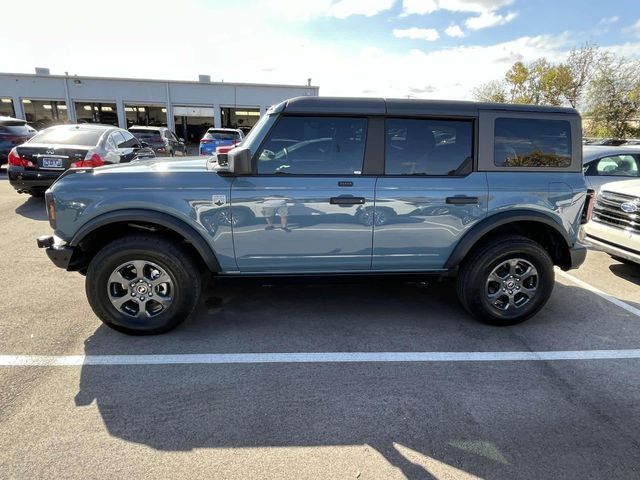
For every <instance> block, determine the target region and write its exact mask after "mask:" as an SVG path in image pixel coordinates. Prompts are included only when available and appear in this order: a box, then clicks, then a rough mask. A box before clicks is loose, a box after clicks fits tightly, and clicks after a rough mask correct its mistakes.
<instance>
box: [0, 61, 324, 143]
mask: <svg viewBox="0 0 640 480" xmlns="http://www.w3.org/2000/svg"><path fill="white" fill-rule="evenodd" d="M200 80H201V81H197V82H189V81H173V80H142V79H130V78H103V77H80V76H67V75H49V74H35V75H34V74H14V73H0V115H10V116H15V117H18V118H24V119H26V120H28V121H29V122H30V124H32V125H33V126H34V127H35V128H44V127H46V126H49V125H51V124H56V123H107V124H113V125H118V126H120V127H121V128H128V127H130V126H131V125H155V126H167V127H169V128H170V129H172V130H174V131H175V132H176V133H177V134H178V135H179V136H183V137H185V138H186V140H187V141H197V140H199V138H196V137H198V136H199V135H200V134H201V133H202V131H203V129H206V128H210V127H231V128H245V129H249V128H250V127H252V126H253V125H254V124H255V123H256V121H257V120H258V118H259V117H260V115H261V114H262V113H264V112H265V111H266V109H267V108H269V107H270V106H271V105H274V104H277V103H279V102H281V101H283V100H285V99H287V98H291V97H297V96H317V95H318V93H319V87H317V86H311V85H306V86H305V85H268V84H248V83H226V82H210V81H209V78H208V77H206V76H201V79H200Z"/></svg>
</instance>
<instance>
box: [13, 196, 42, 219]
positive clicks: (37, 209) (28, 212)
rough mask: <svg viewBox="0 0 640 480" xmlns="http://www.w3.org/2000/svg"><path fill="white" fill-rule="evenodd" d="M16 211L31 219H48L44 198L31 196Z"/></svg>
mask: <svg viewBox="0 0 640 480" xmlns="http://www.w3.org/2000/svg"><path fill="white" fill-rule="evenodd" d="M15 212H16V213H17V214H18V215H22V216H23V217H26V218H30V219H31V220H42V221H47V210H46V208H45V206H44V198H37V197H31V196H30V197H29V198H28V199H27V200H26V201H25V202H24V203H23V204H22V205H20V206H19V207H17V208H16V210H15Z"/></svg>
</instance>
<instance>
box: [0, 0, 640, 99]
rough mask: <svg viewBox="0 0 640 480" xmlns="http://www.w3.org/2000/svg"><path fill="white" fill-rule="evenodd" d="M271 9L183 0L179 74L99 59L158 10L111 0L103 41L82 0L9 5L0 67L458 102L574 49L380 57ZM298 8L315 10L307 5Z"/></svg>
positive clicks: (631, 50)
mask: <svg viewBox="0 0 640 480" xmlns="http://www.w3.org/2000/svg"><path fill="white" fill-rule="evenodd" d="M318 1H320V0H318ZM274 3H275V4H278V2H275V1H274V2H257V3H255V4H252V5H251V6H247V7H244V8H243V10H242V11H241V12H239V11H238V8H237V6H230V5H227V6H219V5H215V6H214V5H209V6H206V5H205V6H203V4H202V3H201V2H200V0H183V3H182V4H181V8H180V9H176V10H175V11H173V12H172V25H173V26H172V32H173V35H174V36H175V37H176V38H186V39H188V45H197V48H187V47H185V45H184V44H183V43H181V42H165V43H163V46H162V52H163V54H165V55H166V56H167V57H168V58H180V68H178V69H176V68H175V64H172V63H170V62H169V63H167V62H164V63H163V62H155V63H153V62H152V63H149V62H144V61H140V58H139V56H136V55H135V54H123V55H119V56H118V61H117V62H105V58H113V52H132V51H134V50H135V45H134V46H133V47H132V43H131V25H130V24H128V23H127V22H123V21H122V12H123V11H127V12H128V15H129V16H130V17H131V18H144V19H145V22H148V23H149V24H151V25H162V24H163V22H166V20H167V19H166V12H165V11H163V9H158V8H154V5H157V3H156V2H153V1H149V2H146V3H144V2H140V3H139V2H131V1H129V0H111V4H110V7H111V8H108V9H105V10H104V11H103V12H102V13H101V18H100V22H101V24H103V25H109V26H110V39H109V41H108V42H105V41H104V38H103V37H101V36H99V35H95V25H96V24H95V22H94V21H93V19H94V15H95V12H94V9H93V7H92V5H91V4H88V2H86V1H85V0H76V1H71V0H58V1H57V2H47V1H42V2H38V6H37V8H38V15H35V16H33V15H32V16H29V13H30V11H31V10H33V4H32V3H29V2H10V3H8V4H7V8H8V10H3V13H4V14H5V15H8V16H9V17H10V18H29V19H30V20H29V21H30V33H29V35H28V36H25V35H24V34H23V31H22V30H23V25H22V24H20V22H8V23H7V24H6V25H5V26H4V27H3V31H2V33H1V34H0V36H2V38H6V39H11V38H20V41H19V42H13V43H11V48H10V49H5V51H4V52H3V57H2V67H0V69H1V70H2V71H9V72H33V67H34V66H36V65H38V66H43V67H49V68H51V72H52V73H53V74H60V73H63V72H64V71H65V70H67V71H69V72H70V73H71V74H78V75H97V76H106V77H129V78H131V77H133V78H136V77H137V78H158V79H178V80H196V79H197V78H198V77H197V75H198V74H210V75H211V79H212V80H213V81H218V80H220V79H221V78H224V80H225V81H226V82H250V83H282V84H306V81H307V78H309V77H311V78H312V79H313V84H314V85H319V86H320V93H321V94H322V95H338V96H350V95H351V96H363V95H364V96H379V97H406V96H407V95H412V96H414V97H425V98H426V97H428V98H448V99H460V100H463V99H469V98H471V90H472V89H473V87H475V86H476V85H479V84H481V83H484V82H487V81H489V80H494V79H497V78H502V77H503V76H504V73H505V72H506V70H507V69H508V68H509V67H510V66H511V65H512V64H513V62H514V61H515V60H522V61H524V62H529V61H532V60H535V59H536V58H539V57H543V56H544V57H546V58H547V59H549V61H552V62H553V61H559V60H563V59H564V58H565V55H566V53H567V51H568V50H569V49H570V48H571V47H573V46H574V45H575V38H574V37H572V36H570V35H568V34H567V35H559V36H548V35H541V36H536V37H520V38H516V39H513V40H511V41H508V42H501V43H498V44H495V45H460V46H457V47H455V48H438V44H437V43H436V44H426V42H425V43H421V42H415V45H425V46H427V47H429V51H422V50H420V49H417V48H416V49H412V50H408V51H397V50H396V49H394V50H387V48H386V47H381V48H376V47H373V46H366V45H362V44H360V45H357V44H353V43H349V40H348V39H343V38H340V37H338V38H334V37H332V38H331V39H319V38H318V37H315V36H314V37H312V36H311V34H309V33H308V29H306V28H304V27H305V25H304V24H303V25H302V26H300V25H299V22H298V21H295V22H293V21H290V19H291V18H294V17H287V19H286V20H283V18H282V16H281V15H283V14H284V13H283V12H282V10H280V8H282V7H280V6H278V5H280V4H278V5H275V6H274ZM299 3H305V4H309V5H311V4H312V3H313V4H314V5H315V1H314V2H299ZM309 8H311V7H309ZM314 8H315V7H314ZM302 10H303V9H300V10H299V11H296V12H291V11H290V12H289V14H290V15H293V13H295V14H296V15H299V16H298V17H297V18H302V17H300V15H307V13H305V12H303V11H302ZM194 11H198V15H194V14H193V12H194ZM314 15H316V16H317V15H320V14H317V13H314ZM240 16H241V18H240ZM217 17H220V18H240V20H241V24H242V35H241V36H240V37H239V36H238V30H237V29H236V28H233V27H230V28H220V29H212V28H211V18H217ZM240 20H239V21H240ZM65 22H66V23H68V24H73V25H74V28H73V29H71V30H70V29H66V30H65V29H62V30H59V31H58V32H57V33H56V35H54V36H51V35H50V33H49V32H50V28H49V27H50V25H52V24H62V23H65ZM340 23H341V22H339V21H336V22H335V24H337V25H339V24H340ZM239 39H240V40H239ZM239 41H240V43H241V44H242V45H245V46H246V45H250V46H251V48H244V49H243V51H242V55H241V61H225V60H224V59H229V52H230V51H237V49H238V45H239V43H238V42H239ZM383 45H384V44H383ZM412 45H414V44H412ZM132 48H133V50H132ZM603 48H605V47H603ZM606 48H610V49H612V51H616V52H617V53H621V54H624V55H628V56H635V57H636V58H637V57H639V56H640V40H639V41H635V42H629V43H627V44H624V45H620V46H618V47H615V46H610V47H606ZM469 72H472V74H469ZM105 100H108V99H105Z"/></svg>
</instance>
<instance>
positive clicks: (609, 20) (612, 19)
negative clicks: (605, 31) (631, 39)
mask: <svg viewBox="0 0 640 480" xmlns="http://www.w3.org/2000/svg"><path fill="white" fill-rule="evenodd" d="M618 20H620V17H618V16H614V17H603V18H601V19H600V22H599V23H600V25H611V24H613V23H616V22H617V21H618Z"/></svg>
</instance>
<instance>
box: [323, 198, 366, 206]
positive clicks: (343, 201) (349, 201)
mask: <svg viewBox="0 0 640 480" xmlns="http://www.w3.org/2000/svg"><path fill="white" fill-rule="evenodd" d="M329 203H330V204H331V205H363V204H364V197H347V196H344V197H331V198H330V199H329Z"/></svg>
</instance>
